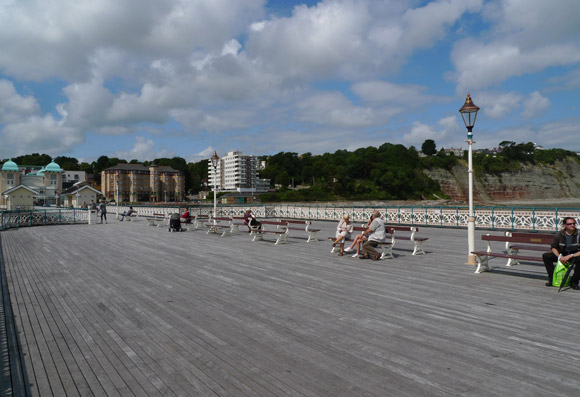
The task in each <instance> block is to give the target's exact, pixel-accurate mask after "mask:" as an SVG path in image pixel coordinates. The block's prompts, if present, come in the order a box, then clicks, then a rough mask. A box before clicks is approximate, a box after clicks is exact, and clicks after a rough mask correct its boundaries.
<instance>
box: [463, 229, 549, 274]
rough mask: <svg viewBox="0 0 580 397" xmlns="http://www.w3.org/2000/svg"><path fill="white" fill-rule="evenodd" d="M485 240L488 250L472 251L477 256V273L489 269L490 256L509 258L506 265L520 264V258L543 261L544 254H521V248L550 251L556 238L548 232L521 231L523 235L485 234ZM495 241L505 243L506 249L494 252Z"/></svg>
mask: <svg viewBox="0 0 580 397" xmlns="http://www.w3.org/2000/svg"><path fill="white" fill-rule="evenodd" d="M481 239H482V240H483V241H487V250H485V251H473V252H471V253H472V254H473V255H475V256H476V258H477V269H475V273H482V272H486V271H489V258H507V259H508V261H507V264H506V266H513V265H517V264H519V263H520V262H519V261H520V260H522V261H526V262H543V259H542V256H541V255H537V256H528V255H521V254H520V251H521V250H531V251H540V252H548V251H550V244H551V243H552V240H553V239H554V235H548V234H543V235H542V234H532V233H521V235H516V236H514V235H513V234H512V235H511V236H506V235H503V236H501V235H490V234H484V235H483V236H481ZM493 241H496V242H501V243H505V246H504V248H505V251H503V252H493V250H492V248H491V243H492V242H493Z"/></svg>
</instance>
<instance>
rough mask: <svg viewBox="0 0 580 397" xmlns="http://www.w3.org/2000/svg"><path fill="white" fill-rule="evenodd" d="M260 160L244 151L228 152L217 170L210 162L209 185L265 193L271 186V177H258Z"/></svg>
mask: <svg viewBox="0 0 580 397" xmlns="http://www.w3.org/2000/svg"><path fill="white" fill-rule="evenodd" d="M259 167H260V161H259V159H258V157H256V156H252V155H244V154H242V152H238V151H234V152H228V154H227V155H225V156H224V157H222V158H220V160H219V163H218V166H217V169H216V172H215V174H214V169H213V166H212V164H211V160H210V161H209V162H208V176H209V187H210V188H211V189H213V188H214V186H215V185H216V184H217V188H218V190H221V191H230V192H240V193H246V192H249V193H252V192H255V193H263V192H267V191H268V189H269V188H270V180H269V179H260V178H258V169H259Z"/></svg>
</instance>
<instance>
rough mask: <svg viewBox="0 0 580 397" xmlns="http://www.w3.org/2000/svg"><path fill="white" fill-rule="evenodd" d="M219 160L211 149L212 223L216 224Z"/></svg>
mask: <svg viewBox="0 0 580 397" xmlns="http://www.w3.org/2000/svg"><path fill="white" fill-rule="evenodd" d="M219 161H220V158H219V157H218V155H217V152H216V151H215V150H214V151H213V156H211V165H212V166H213V218H214V220H213V223H214V224H216V223H217V221H216V220H215V217H216V216H217V196H216V191H217V166H218V163H219Z"/></svg>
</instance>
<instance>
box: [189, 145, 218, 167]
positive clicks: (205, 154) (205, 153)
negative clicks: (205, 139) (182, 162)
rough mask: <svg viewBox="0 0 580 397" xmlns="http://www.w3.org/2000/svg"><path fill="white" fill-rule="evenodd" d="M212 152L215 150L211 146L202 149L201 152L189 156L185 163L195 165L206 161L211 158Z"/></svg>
mask: <svg viewBox="0 0 580 397" xmlns="http://www.w3.org/2000/svg"><path fill="white" fill-rule="evenodd" d="M214 150H215V148H214V147H213V146H208V147H206V148H205V149H203V150H202V151H201V152H199V153H195V154H193V155H191V156H190V157H188V158H187V161H188V162H191V163H197V162H199V161H201V160H207V159H209V158H211V156H213V152H214Z"/></svg>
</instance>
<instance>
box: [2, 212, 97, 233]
mask: <svg viewBox="0 0 580 397" xmlns="http://www.w3.org/2000/svg"><path fill="white" fill-rule="evenodd" d="M88 220H89V212H88V210H86V209H79V208H47V209H35V210H16V211H1V212H0V230H6V229H10V228H15V227H23V226H43V225H60V224H76V223H88Z"/></svg>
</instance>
